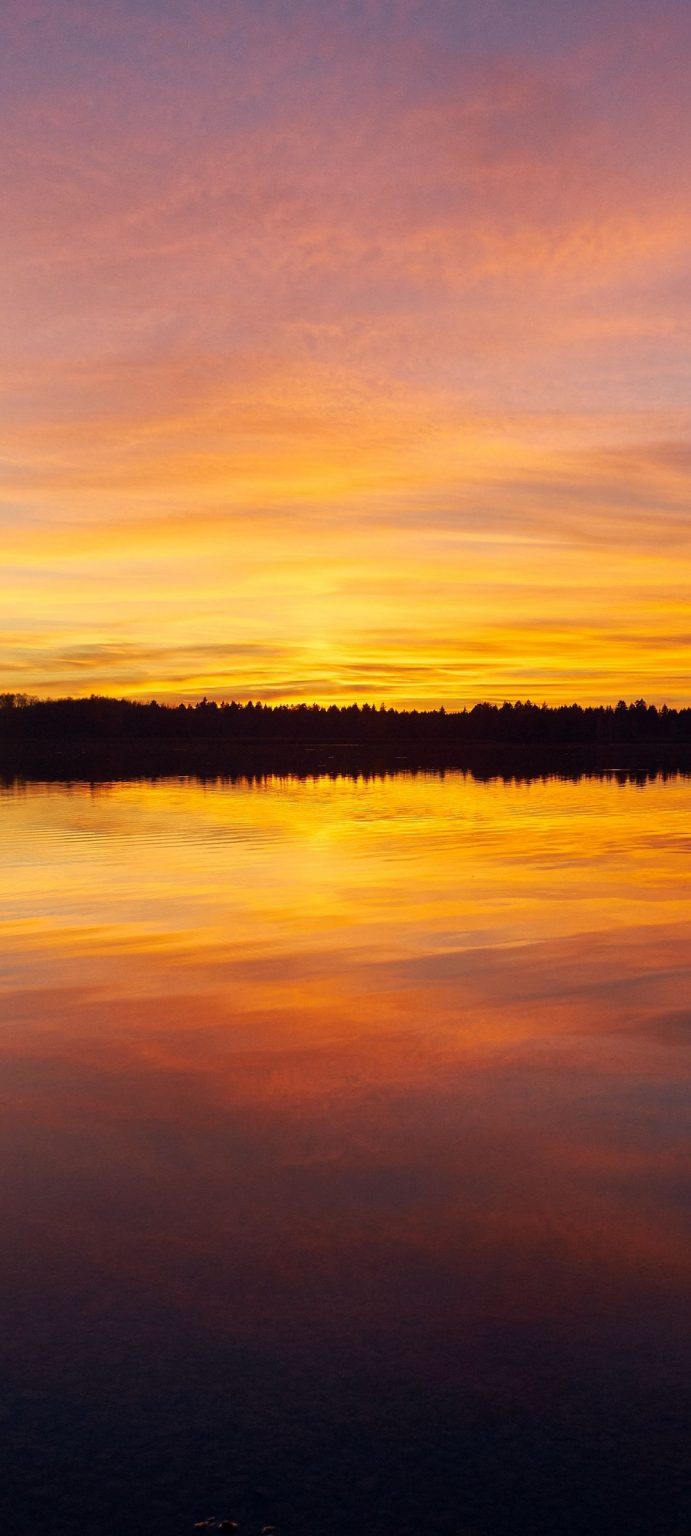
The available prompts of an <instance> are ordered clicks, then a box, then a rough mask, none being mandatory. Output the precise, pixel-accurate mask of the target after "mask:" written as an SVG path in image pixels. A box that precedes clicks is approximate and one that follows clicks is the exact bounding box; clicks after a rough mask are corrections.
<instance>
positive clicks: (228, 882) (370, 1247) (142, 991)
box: [0, 772, 691, 1536]
mask: <svg viewBox="0 0 691 1536" xmlns="http://www.w3.org/2000/svg"><path fill="white" fill-rule="evenodd" d="M0 817H1V822H0V826H1V831H2V837H1V840H0V867H1V869H2V880H1V886H0V923H1V924H2V949H1V959H0V1011H1V1015H2V1026H1V1028H0V1072H1V1095H2V1133H1V1134H2V1167H3V1173H4V1176H3V1180H2V1195H1V1211H0V1219H1V1229H2V1234H3V1242H2V1254H1V1257H0V1272H1V1273H0V1301H1V1304H2V1314H3V1318H4V1324H3V1336H2V1356H3V1372H2V1375H3V1395H2V1406H1V1407H0V1418H1V1423H2V1445H3V1464H4V1465H3V1479H2V1497H3V1500H5V1501H6V1509H5V1511H4V1515H5V1524H6V1528H7V1529H11V1530H12V1531H13V1532H21V1533H23V1532H27V1533H28V1532H29V1531H31V1532H32V1533H33V1532H35V1531H36V1530H37V1529H39V1527H40V1528H43V1527H47V1528H48V1529H50V1530H51V1531H53V1532H54V1533H58V1536H61V1533H65V1536H72V1533H76V1532H83V1530H84V1529H85V1528H86V1527H87V1526H88V1527H89V1528H90V1529H93V1530H95V1531H99V1532H102V1533H105V1536H115V1533H126V1532H130V1533H133V1536H139V1533H144V1532H149V1533H151V1532H161V1533H164V1532H165V1533H174V1532H177V1531H179V1532H181V1533H184V1532H188V1531H191V1528H192V1526H193V1524H194V1522H195V1521H196V1520H199V1519H200V1518H203V1517H205V1516H207V1515H216V1516H218V1517H222V1516H232V1517H233V1518H235V1519H237V1520H239V1521H240V1522H241V1536H242V1532H243V1531H245V1530H247V1532H248V1533H249V1536H251V1533H252V1531H255V1532H256V1531H258V1530H259V1529H260V1527H261V1526H262V1525H263V1524H264V1523H271V1524H273V1525H276V1526H277V1528H278V1531H279V1536H291V1533H295V1536H305V1533H307V1532H317V1531H320V1532H329V1533H331V1536H353V1533H355V1532H363V1533H371V1536H384V1533H385V1532H386V1533H390V1532H393V1531H398V1532H402V1533H407V1532H417V1531H426V1532H432V1533H437V1532H438V1533H440V1536H471V1533H472V1536H528V1533H531V1536H586V1533H587V1536H624V1533H626V1536H687V1533H689V1532H691V1487H690V1483H689V1471H690V1457H689V1447H690V1445H691V1371H690V1369H689V1367H690V1364H691V1350H690V1347H689V1346H690V1343H691V1337H690V1336H691V1306H690V1304H689V1303H690V1300H691V1284H690V1282H691V1230H690V1223H689V1195H690V1193H691V1164H690V1161H689V1144H690V1142H691V1114H690V1101H691V1091H690V1087H689V1067H690V1065H691V1060H690V1058H691V1004H690V996H691V990H690V983H691V907H690V905H689V901H690V898H691V779H689V778H688V777H684V776H675V775H673V774H671V775H668V776H666V777H658V778H654V777H652V778H649V779H648V780H646V779H645V778H644V777H641V778H640V779H639V780H638V781H637V780H636V779H631V778H628V777H627V776H626V775H625V774H621V775H619V776H617V775H604V776H600V777H591V778H588V777H582V778H580V779H577V780H568V779H560V778H544V779H536V780H534V781H532V782H512V781H510V780H502V779H499V778H495V779H490V780H488V781H486V782H482V781H480V780H476V779H474V778H473V777H472V776H471V775H464V774H462V773H459V772H454V773H448V774H446V775H433V774H420V775H412V774H401V775H391V776H389V777H379V778H377V777H372V778H363V777H360V778H348V777H338V776H334V777H331V778H329V777H315V778H313V779H298V778H288V777H287V778H283V779H280V778H267V779H263V780H257V781H254V782H253V781H244V782H242V781H241V782H236V783H231V782H228V781H223V780H212V781H207V782H202V781H199V780H193V779H176V780H171V779H161V780H158V781H150V782H147V781H131V782H119V783H104V784H100V785H86V784H80V783H73V784H69V785H60V784H41V783H20V782H15V783H6V785H5V787H4V788H3V789H1V790H0Z"/></svg>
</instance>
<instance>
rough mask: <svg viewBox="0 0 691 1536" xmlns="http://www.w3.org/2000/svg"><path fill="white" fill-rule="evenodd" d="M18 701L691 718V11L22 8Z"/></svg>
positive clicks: (6, 509) (8, 512) (13, 602)
mask: <svg viewBox="0 0 691 1536" xmlns="http://www.w3.org/2000/svg"><path fill="white" fill-rule="evenodd" d="M0 77H1V82H2V83H1V89H0V115H1V118H2V134H3V141H4V154H3V162H2V166H3V188H2V217H1V218H0V266H1V274H0V293H1V296H2V297H1V302H2V312H3V313H2V351H1V354H0V391H1V394H2V405H1V427H0V481H1V500H0V518H1V520H2V555H1V557H0V661H1V666H0V691H1V690H3V689H20V690H23V691H26V692H29V693H36V694H39V695H44V694H64V693H74V694H89V693H92V692H105V693H115V694H127V695H131V696H144V697H150V696H152V695H155V696H157V697H159V698H195V697H198V696H199V695H201V694H203V693H207V694H208V695H210V696H211V695H213V696H216V697H237V698H255V699H256V698H263V699H265V700H273V699H281V700H298V699H315V698H316V699H319V700H322V701H328V700H332V699H336V700H344V701H345V700H349V699H356V698H359V699H361V700H362V699H364V698H367V699H371V700H372V701H373V702H375V703H379V702H382V701H383V702H386V703H418V704H425V703H430V704H434V703H441V702H443V703H445V704H446V705H447V707H450V706H453V705H463V704H466V703H467V704H471V703H473V702H474V701H476V700H478V699H481V698H487V699H501V698H504V697H507V698H527V697H530V698H533V699H535V700H537V701H541V700H543V699H546V700H548V701H557V700H567V699H581V700H584V701H586V700H587V701H592V702H597V701H606V700H615V701H616V699H618V698H619V697H621V696H623V697H629V698H630V697H634V698H635V697H637V696H639V695H641V694H642V695H644V696H645V697H647V698H648V699H650V700H655V701H657V702H661V701H663V700H666V701H667V702H668V703H674V702H681V701H685V702H691V667H690V666H689V658H690V657H691V604H690V601H689V598H690V588H691V504H690V500H689V488H690V487H689V481H690V474H689V471H690V469H691V447H690V439H689V425H690V417H691V367H690V365H689V358H690V350H689V324H688V315H689V294H690V292H691V284H690V281H689V277H690V261H689V253H690V251H691V196H690V193H691V131H690V130H691V91H690V89H689V79H690V77H691V6H690V5H689V3H688V0H655V3H652V0H621V3H614V0H570V3H568V4H567V3H566V0H3V4H2V8H1V10H0Z"/></svg>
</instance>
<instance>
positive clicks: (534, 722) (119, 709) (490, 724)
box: [0, 693, 691, 749]
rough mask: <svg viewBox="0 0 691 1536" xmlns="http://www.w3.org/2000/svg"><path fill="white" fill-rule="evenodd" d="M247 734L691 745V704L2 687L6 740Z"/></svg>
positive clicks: (328, 739) (338, 740)
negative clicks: (224, 696)
mask: <svg viewBox="0 0 691 1536" xmlns="http://www.w3.org/2000/svg"><path fill="white" fill-rule="evenodd" d="M51 740H61V741H70V742H73V741H76V740H80V741H84V742H86V741H90V742H99V743H115V742H119V741H122V742H127V741H149V742H165V741H175V742H210V741H218V742H228V743H231V742H237V743H239V744H240V743H242V744H250V743H256V744H257V745H259V744H262V743H267V744H268V743H286V744H287V743H290V744H295V745H302V746H307V745H310V744H313V745H323V744H324V745H325V744H334V745H336V744H338V745H362V746H371V747H377V748H380V747H381V748H384V747H393V748H395V747H396V746H397V745H401V746H402V747H411V746H416V747H423V746H424V747H445V748H453V749H458V748H459V747H465V746H486V745H494V744H507V745H515V746H526V747H533V746H549V745H554V746H576V745H593V744H595V745H597V744H600V743H613V744H616V743H622V744H637V743H651V744H652V743H655V744H669V745H673V744H675V743H681V742H684V743H689V744H691V708H682V709H673V708H668V706H667V705H666V704H663V705H662V706H661V707H660V708H658V707H657V706H656V705H655V704H647V703H646V702H645V700H644V699H637V700H636V701H635V702H633V703H626V702H625V701H624V700H620V701H619V703H618V704H616V705H609V704H597V705H583V704H560V705H547V704H534V703H532V702H531V701H530V700H526V701H525V702H523V701H518V702H514V703H509V702H505V703H503V704H490V703H480V704H474V705H473V706H472V707H471V708H470V709H460V710H448V711H447V710H446V709H444V708H443V707H442V708H439V709H395V708H393V707H387V706H385V705H380V706H378V707H377V706H375V705H372V704H328V705H322V704H280V703H279V704H264V703H262V702H254V701H250V702H249V703H237V702H236V701H235V700H232V701H222V702H218V701H216V700H214V699H207V698H203V699H200V700H198V701H197V702H195V703H189V704H177V705H176V704H161V703H159V702H158V701H157V700H155V699H152V700H150V701H146V702H144V701H139V700H133V699H114V698H107V697H102V696H99V695H97V694H92V695H91V697H90V698H78V699H74V698H63V699H36V698H31V697H30V696H28V695H26V694H21V693H4V694H0V745H1V744H2V743H3V741H4V742H6V743H8V744H9V743H11V742H17V743H19V742H26V743H27V744H28V743H31V742H37V743H38V742H42V741H45V742H50V741H51Z"/></svg>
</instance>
